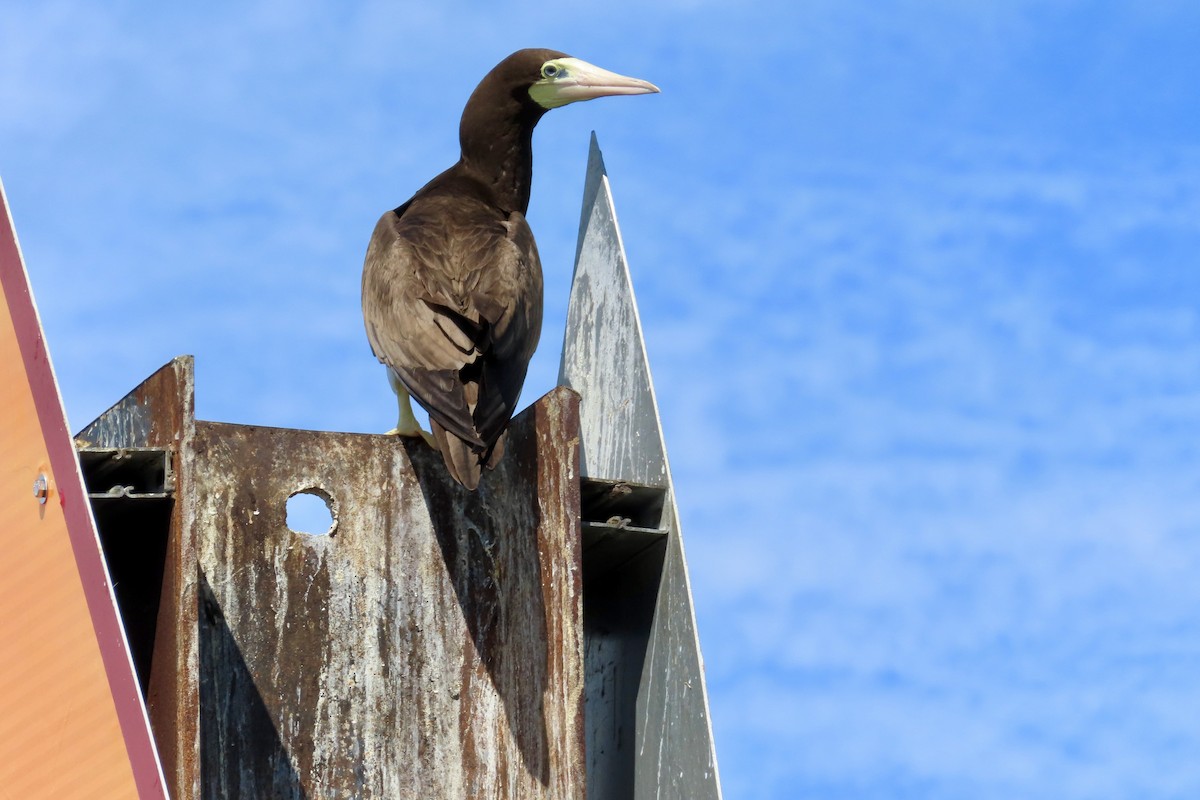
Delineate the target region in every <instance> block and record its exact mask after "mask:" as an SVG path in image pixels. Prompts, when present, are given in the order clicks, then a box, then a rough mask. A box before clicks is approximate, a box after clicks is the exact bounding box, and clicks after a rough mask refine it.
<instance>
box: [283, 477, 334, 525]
mask: <svg viewBox="0 0 1200 800" xmlns="http://www.w3.org/2000/svg"><path fill="white" fill-rule="evenodd" d="M336 525H337V517H336V516H335V515H334V513H333V498H332V497H330V496H329V494H328V493H327V492H324V491H322V490H321V489H317V488H315V487H314V488H311V489H300V490H299V491H296V492H292V494H291V495H290V496H289V497H288V499H287V526H288V530H290V531H292V532H293V533H303V534H307V535H309V536H332V535H333V529H334V527H335V526H336Z"/></svg>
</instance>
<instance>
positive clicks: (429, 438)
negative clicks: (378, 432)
mask: <svg viewBox="0 0 1200 800" xmlns="http://www.w3.org/2000/svg"><path fill="white" fill-rule="evenodd" d="M386 435H387V436H401V437H404V438H406V439H415V438H416V437H418V436H420V437H421V438H422V439H424V440H425V444H427V445H429V446H430V447H432V448H433V449H434V450H437V449H438V446H437V440H436V439H434V438H433V434H432V433H430V432H429V431H427V430H425V429H424V428H422V427H421V426H420V425H410V426H405V427H403V428H402V427H400V426H397V427H395V428H392V429H391V430H390V431H388V432H387V434H386Z"/></svg>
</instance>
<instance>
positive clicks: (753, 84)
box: [0, 0, 1200, 798]
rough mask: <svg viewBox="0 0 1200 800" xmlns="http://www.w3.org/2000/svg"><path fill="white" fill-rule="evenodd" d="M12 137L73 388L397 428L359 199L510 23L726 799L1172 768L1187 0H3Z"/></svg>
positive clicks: (1187, 781)
mask: <svg viewBox="0 0 1200 800" xmlns="http://www.w3.org/2000/svg"><path fill="white" fill-rule="evenodd" d="M3 18H4V24H3V25H0V108H3V112H2V113H0V177H3V179H4V182H5V186H6V188H7V191H8V195H9V201H10V205H11V207H12V210H13V214H14V216H15V219H16V222H17V229H18V234H19V236H20V238H21V242H22V245H23V248H24V252H25V257H26V261H27V263H28V266H29V270H30V273H31V277H32V280H33V284H34V289H35V292H36V293H37V298H38V301H39V305H40V308H41V313H42V317H43V321H44V324H45V326H46V329H47V334H48V337H49V343H50V347H51V352H52V355H53V358H54V361H55V366H56V368H57V372H58V376H59V381H60V383H61V385H62V389H63V393H64V396H65V400H66V406H67V412H68V415H69V417H70V419H71V422H72V425H73V427H75V428H78V427H81V426H82V425H84V424H85V423H86V422H88V421H89V420H90V419H91V418H92V417H94V416H95V415H96V414H97V413H99V412H100V411H101V410H103V409H104V408H105V407H106V406H107V405H108V404H109V403H111V402H112V401H114V400H116V399H117V398H119V397H120V396H121V395H122V394H123V393H124V392H125V391H127V390H128V389H129V388H131V387H132V386H133V385H134V384H136V383H137V382H138V381H139V380H141V378H142V377H144V376H145V375H147V374H149V373H150V372H151V371H153V370H154V369H155V368H157V367H158V366H159V365H160V364H162V363H163V362H165V361H167V360H168V359H170V358H171V357H172V356H174V355H176V354H179V353H193V354H195V355H196V357H197V395H198V396H197V411H198V414H199V415H200V416H201V417H202V418H206V419H216V420H223V421H231V422H248V423H260V424H270V425H282V426H290V427H311V428H319V429H335V430H356V431H382V430H385V429H386V428H388V427H390V426H391V424H392V423H393V422H394V416H393V415H394V406H393V404H392V399H391V394H390V391H389V390H388V388H387V384H386V381H385V380H384V376H383V373H382V371H381V368H380V367H378V365H377V364H376V363H375V362H374V359H373V358H372V357H371V355H370V352H369V350H368V348H367V345H366V342H365V337H364V335H363V332H362V323H361V317H360V311H359V307H358V291H359V275H360V270H361V263H362V255H363V252H364V249H365V246H366V241H367V238H368V237H369V235H370V232H371V229H372V227H373V225H374V222H375V220H376V218H377V217H378V215H379V214H380V213H381V212H382V211H383V210H384V209H387V208H390V207H393V206H395V205H397V204H398V203H400V202H401V201H403V200H405V199H407V197H408V196H409V195H410V194H411V193H412V191H413V190H415V189H416V188H418V187H419V186H420V185H421V184H422V183H423V182H424V181H425V180H426V179H428V178H429V177H430V176H432V175H433V174H435V173H436V172H438V171H440V170H441V169H442V168H444V167H445V166H447V165H449V164H450V163H452V162H453V160H454V159H455V158H456V156H457V152H456V147H457V142H456V131H457V123H458V116H459V114H460V112H461V108H462V105H463V103H464V101H465V99H466V97H467V95H468V94H469V93H470V91H471V89H472V88H473V87H474V85H475V83H476V82H477V81H478V79H479V78H480V77H481V76H482V75H483V74H484V72H486V70H487V69H488V68H490V67H491V66H492V65H493V64H494V63H495V62H496V61H498V60H499V59H500V58H501V57H503V56H504V55H506V54H507V53H508V52H510V51H512V50H514V49H517V48H518V47H524V46H546V47H554V48H557V49H561V50H565V51H567V52H569V53H571V54H572V55H576V56H578V57H581V58H584V59H586V60H589V61H593V62H595V63H598V64H600V65H602V66H605V67H608V68H610V69H614V70H616V71H618V72H624V73H627V74H632V75H636V76H639V77H643V78H646V79H648V80H651V81H654V82H655V83H657V84H658V85H659V86H661V87H662V89H663V93H662V94H661V95H658V96H654V97H644V98H632V99H611V100H600V101H596V102H593V103H586V104H582V105H578V106H572V107H569V108H566V109H563V110H561V111H555V112H554V113H552V114H551V115H549V116H548V117H547V118H546V119H545V120H543V122H542V124H541V125H540V127H539V129H538V132H537V134H536V135H535V148H536V158H535V184H534V200H533V204H532V206H531V209H530V215H529V217H530V220H531V223H532V225H533V227H534V230H535V232H536V233H537V236H538V242H539V247H540V250H541V253H542V259H543V263H544V267H545V270H546V313H547V325H546V329H545V331H544V333H543V339H542V347H541V350H540V352H539V354H538V356H537V359H536V360H535V363H534V366H533V369H532V372H531V376H530V380H529V382H528V384H527V388H526V395H525V399H526V400H527V401H528V400H530V399H533V398H535V397H537V396H538V395H540V394H542V393H543V392H544V391H546V390H548V389H549V388H550V387H551V386H552V385H553V383H554V379H555V376H556V374H557V360H558V354H559V345H560V342H561V340H562V324H563V319H564V317H565V312H566V297H567V291H568V288H569V280H570V272H571V259H572V257H573V250H574V244H575V236H576V226H577V224H578V214H579V203H580V194H581V191H582V183H583V172H584V167H585V163H586V152H587V141H588V134H589V132H590V131H591V130H593V129H594V130H596V132H597V134H598V136H599V139H600V143H601V146H602V147H603V148H604V152H605V158H606V161H607V164H608V168H609V174H610V176H611V177H612V180H613V184H614V193H615V197H616V203H617V210H618V214H619V215H620V220H621V226H622V232H623V234H624V239H625V244H626V248H627V250H628V253H629V257H630V261H631V265H632V269H633V273H634V282H635V286H636V288H637V291H638V297H639V302H640V306H641V313H642V320H643V324H644V325H645V328H646V336H647V345H648V349H649V353H650V358H651V362H652V366H653V368H654V372H655V379H656V388H657V391H658V397H659V402H660V404H661V412H662V415H663V417H664V425H665V427H666V433H667V444H668V448H669V450H670V454H671V460H672V466H673V469H674V476H675V481H676V484H677V493H678V496H679V501H680V505H681V512H682V516H683V524H684V531H685V535H686V544H687V551H688V557H689V561H690V566H691V574H692V582H693V590H694V592H695V596H696V606H697V615H698V621H699V625H700V630H701V636H702V644H703V648H704V654H705V659H706V663H707V669H708V680H709V684H708V686H709V693H710V700H711V704H712V713H713V721H714V728H715V734H716V738H717V748H718V758H719V761H720V766H721V773H722V782H723V784H724V787H725V790H726V794H727V796H728V797H745V798H793V797H821V798H841V797H854V798H876V797H878V798H895V797H919V798H960V797H970V798H993V797H994V798H1014V797H1020V798H1097V797H1113V798H1127V797H1139V798H1168V797H1183V796H1196V795H1197V794H1200V763H1198V762H1197V760H1196V758H1195V754H1196V752H1198V751H1200V677H1198V676H1200V622H1198V619H1197V614H1196V610H1197V609H1198V608H1200V581H1198V580H1197V579H1196V574H1197V572H1198V571H1200V444H1198V443H1200V313H1198V305H1200V264H1198V263H1197V262H1198V259H1200V256H1198V254H1200V133H1198V131H1200V92H1197V90H1196V75H1198V74H1200V48H1197V47H1196V46H1195V42H1196V34H1197V31H1200V7H1197V6H1196V5H1195V4H1190V3H1185V2H1155V3H1143V4H1118V3H1103V2H1050V3H1032V2H1011V3H970V2H933V1H931V2H923V3H918V2H871V3H866V2H804V3H784V2H780V3H758V4H753V3H752V4H741V5H739V6H738V7H737V8H736V9H734V8H732V7H731V4H728V3H719V4H718V3H708V2H705V1H704V0H691V1H684V0H681V1H680V2H667V3H660V4H656V5H654V6H649V5H644V4H641V3H631V2H621V1H620V0H616V1H615V2H610V3H608V4H605V5H604V6H603V7H599V8H584V7H581V6H579V5H578V4H565V3H564V4H550V5H540V6H538V5H523V6H515V7H512V8H511V9H509V10H505V11H503V12H501V11H497V10H496V8H495V6H494V4H483V3H480V4H469V3H453V2H451V3H443V4H438V5H437V6H436V7H434V6H433V4H421V5H420V6H419V7H415V8H406V7H404V6H403V5H401V4H394V3H373V4H372V3H358V4H353V3H346V4H334V3H325V4H319V3H313V4H302V3H297V2H259V3H245V4H232V3H217V4H209V5H192V6H188V7H186V8H178V7H168V6H165V5H156V6H146V5H139V4H133V3H111V4H103V5H102V4H98V3H96V4H86V3H62V2H52V1H51V2H43V3H38V4H19V3H7V4H5V6H4V10H3Z"/></svg>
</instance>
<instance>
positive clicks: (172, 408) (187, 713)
mask: <svg viewBox="0 0 1200 800" xmlns="http://www.w3.org/2000/svg"><path fill="white" fill-rule="evenodd" d="M194 409H195V379H194V375H193V363H192V358H191V356H182V357H180V358H176V359H174V360H173V361H171V362H170V363H169V364H167V365H165V366H164V367H162V368H161V369H159V370H158V371H157V372H155V373H154V374H153V375H151V376H150V377H149V378H147V379H146V380H145V381H143V382H142V383H141V384H140V385H139V386H138V387H137V388H135V389H134V390H133V391H131V392H130V393H129V394H127V395H125V397H124V398H122V399H121V400H120V401H119V402H118V403H117V404H116V405H114V406H113V407H112V408H110V409H108V410H107V411H105V412H104V413H103V414H101V415H100V416H99V417H97V418H96V420H95V421H94V422H92V424H90V425H88V426H87V427H86V428H84V429H83V430H82V431H80V432H79V433H78V434H76V436H75V445H76V447H78V448H80V449H81V450H84V449H88V448H97V449H106V448H132V447H152V448H160V449H163V450H166V451H167V452H169V453H170V454H171V461H170V478H171V484H170V488H171V489H172V490H173V491H174V493H175V495H176V497H182V496H184V495H185V494H186V493H187V492H188V491H190V487H191V475H190V472H189V466H190V465H189V464H188V463H185V461H184V459H183V458H182V457H181V454H182V453H183V451H184V450H186V449H187V448H188V447H190V444H191V436H192V432H193V430H194V426H195V419H194V413H195V412H194ZM165 478H166V476H164V479H165ZM139 519H140V518H139ZM127 521H128V518H123V519H121V520H119V521H118V522H119V523H124V522H127ZM103 533H105V534H106V538H107V539H108V541H109V543H110V547H111V546H112V544H113V543H114V538H115V537H117V536H120V534H122V533H124V534H126V535H127V536H128V537H134V538H135V541H134V543H133V545H132V547H136V546H137V545H138V543H139V542H144V541H145V539H146V538H147V537H148V536H149V535H156V536H162V535H165V537H166V540H165V542H162V543H161V545H160V546H161V550H156V551H155V555H158V554H159V553H161V559H162V560H161V563H160V564H158V565H157V571H155V572H154V573H153V574H154V575H155V577H157V576H158V573H159V572H160V573H161V578H160V580H161V590H160V592H159V597H158V603H157V604H155V605H154V613H155V616H154V617H153V618H151V619H149V620H147V619H142V618H138V619H133V618H131V616H130V610H129V609H127V608H125V607H123V608H122V613H123V615H124V616H125V617H126V619H125V626H126V629H127V630H128V631H131V632H132V631H134V630H140V629H143V628H145V629H147V630H148V631H151V633H149V634H147V636H146V637H145V638H146V639H148V640H149V646H150V647H151V648H152V649H151V652H152V655H151V656H150V659H149V661H150V663H149V675H144V674H143V675H142V676H141V677H142V682H143V684H146V704H147V707H148V710H149V713H150V721H151V724H152V727H153V730H154V739H155V742H156V744H157V746H158V752H159V757H160V758H161V760H162V764H163V771H164V773H165V775H166V780H167V787H168V789H169V791H170V793H171V796H172V797H180V798H184V797H196V796H198V793H199V789H200V774H199V772H198V763H197V760H196V759H197V754H198V753H199V747H200V739H199V736H200V728H199V721H200V708H199V684H198V682H197V673H196V663H197V652H198V646H199V638H198V636H197V608H198V605H197V595H196V591H197V590H196V580H195V577H194V576H195V574H196V548H195V544H194V543H193V539H192V531H191V529H190V528H189V527H186V526H184V525H183V521H182V505H181V504H180V503H178V502H176V503H174V504H173V506H172V508H171V509H170V511H169V512H168V518H167V525H166V530H165V531H161V530H158V531H147V530H145V526H144V525H137V526H136V527H135V529H133V530H124V531H120V530H118V531H103ZM115 544H116V546H117V547H121V546H122V545H125V547H126V548H128V547H130V545H128V544H126V543H123V542H115ZM123 552H135V553H136V552H137V551H136V550H129V549H124V550H123ZM113 555H115V554H114V553H110V556H109V568H110V570H111V571H113V572H114V573H117V572H118V571H119V570H121V569H122V568H123V567H125V565H124V564H121V563H118V562H117V561H116V560H115V559H114V558H113ZM146 566H147V565H146V564H145V562H144V559H143V560H142V561H141V562H140V563H138V564H135V565H132V567H131V569H132V570H139V571H141V570H143V569H144V568H145V567H146ZM141 577H142V578H143V579H144V578H145V576H141ZM133 643H134V644H135V646H136V645H138V642H137V641H135V642H133Z"/></svg>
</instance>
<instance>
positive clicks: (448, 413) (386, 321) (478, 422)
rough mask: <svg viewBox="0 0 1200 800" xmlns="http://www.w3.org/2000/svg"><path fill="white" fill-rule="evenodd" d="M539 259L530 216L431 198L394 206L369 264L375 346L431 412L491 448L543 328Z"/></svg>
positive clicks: (367, 290) (366, 278) (366, 293)
mask: <svg viewBox="0 0 1200 800" xmlns="http://www.w3.org/2000/svg"><path fill="white" fill-rule="evenodd" d="M541 284H542V280H541V265H540V262H539V259H538V255H537V248H536V245H535V244H534V242H533V234H532V232H531V231H530V230H529V226H528V224H527V223H526V222H525V219H524V217H523V216H522V215H520V214H513V215H511V216H510V217H508V218H507V219H505V218H503V217H501V216H499V215H498V214H497V213H496V212H495V210H494V209H491V208H489V207H488V206H486V205H485V204H482V203H479V204H472V203H470V202H463V201H462V199H461V198H457V199H455V198H437V197H435V198H430V199H424V200H414V201H413V202H412V203H411V204H409V205H407V206H405V207H401V208H400V209H397V211H395V212H388V213H387V214H384V216H383V217H382V218H381V219H380V221H379V224H378V225H377V226H376V228H375V233H374V235H373V236H372V237H371V244H370V246H369V247H368V250H367V258H366V264H365V267H364V270H363V317H364V321H365V322H366V327H367V337H368V340H369V341H370V343H371V348H372V350H373V351H374V352H375V355H376V356H377V357H378V358H379V360H380V361H383V362H384V363H385V364H387V365H388V366H389V367H391V369H392V370H393V371H394V372H395V373H396V374H397V376H398V377H399V378H400V380H401V381H402V382H403V383H404V385H405V387H406V388H407V389H408V390H409V392H410V394H412V395H413V397H415V398H416V399H417V401H418V402H419V403H420V404H421V405H422V406H424V407H425V409H426V410H427V411H428V412H429V414H430V416H431V417H432V418H434V419H436V420H437V421H438V422H439V423H440V424H441V425H442V426H443V427H444V428H446V430H448V431H450V432H451V433H453V434H454V435H455V436H457V437H458V438H460V439H462V440H463V441H465V442H468V443H470V444H472V445H474V446H476V447H479V448H480V449H481V450H486V449H490V448H491V447H492V445H494V444H495V442H496V440H497V439H498V438H499V436H500V434H501V433H502V432H503V430H504V427H505V426H506V425H507V423H508V419H509V417H510V416H511V415H512V411H513V410H514V408H515V406H516V402H517V399H518V397H519V395H520V390H521V384H522V383H523V382H524V378H525V371H526V369H527V367H528V364H529V359H530V358H531V357H532V355H533V350H534V348H535V347H536V345H537V339H538V336H539V334H540V330H541V301H542V285H541Z"/></svg>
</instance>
